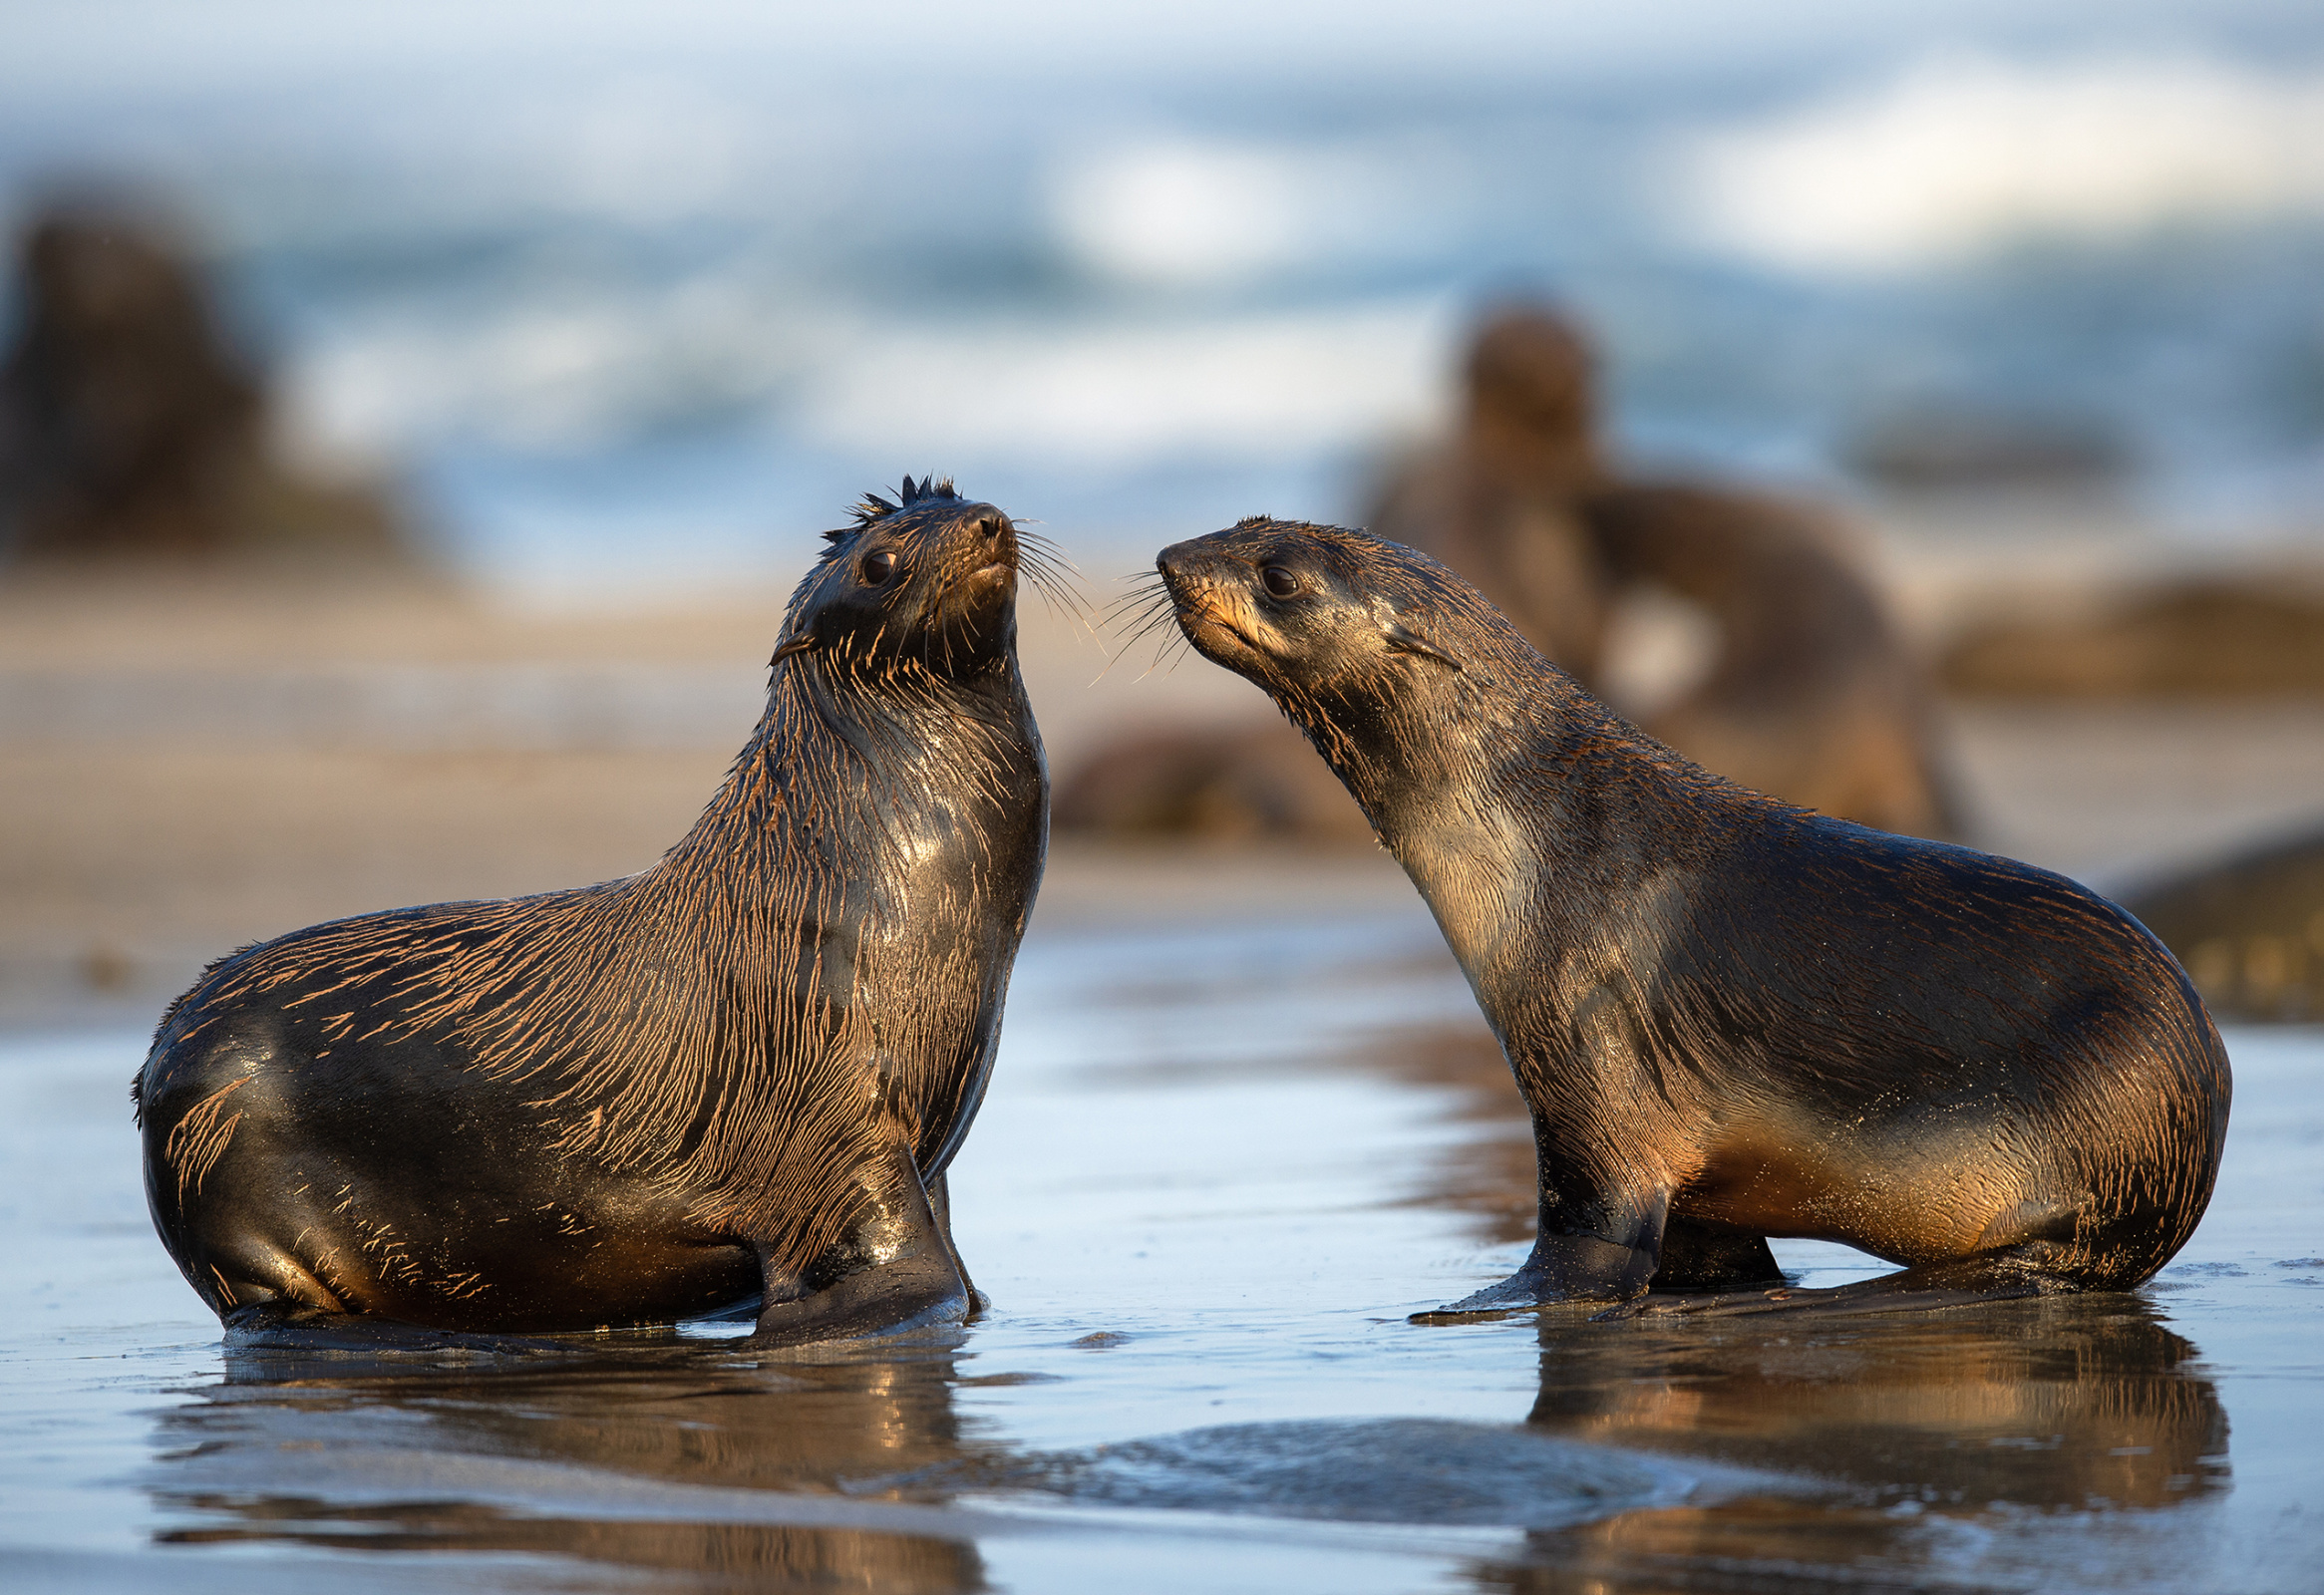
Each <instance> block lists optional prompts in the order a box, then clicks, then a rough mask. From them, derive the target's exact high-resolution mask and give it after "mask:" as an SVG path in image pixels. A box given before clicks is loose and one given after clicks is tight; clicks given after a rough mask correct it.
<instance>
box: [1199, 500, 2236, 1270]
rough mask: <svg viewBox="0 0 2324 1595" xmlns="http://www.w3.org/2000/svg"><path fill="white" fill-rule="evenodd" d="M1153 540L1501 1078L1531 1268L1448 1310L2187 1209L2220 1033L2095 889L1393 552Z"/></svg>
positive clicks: (1220, 538)
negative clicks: (1845, 815)
mask: <svg viewBox="0 0 2324 1595" xmlns="http://www.w3.org/2000/svg"><path fill="white" fill-rule="evenodd" d="M1156 563H1157V567H1158V569H1159V570H1160V572H1161V575H1162V583H1163V590H1164V593H1165V594H1166V598H1167V601H1168V602H1169V603H1170V604H1171V605H1172V606H1173V608H1174V611H1175V615H1176V618H1177V621H1178V624H1179V625H1180V627H1181V628H1182V629H1183V631H1184V633H1185V635H1186V636H1187V638H1188V639H1189V640H1190V641H1191V642H1192V643H1193V645H1194V646H1195V648H1196V649H1198V650H1199V651H1200V652H1202V653H1203V654H1204V655H1205V656H1207V657H1208V658H1210V659H1212V660H1213V661H1215V662H1217V663H1218V664H1221V665H1223V666H1225V667H1226V668H1228V669H1230V670H1234V671H1236V672H1238V673H1240V674H1242V675H1244V676H1246V677H1248V678H1249V679H1250V680H1252V681H1254V682H1256V683H1257V684H1258V685H1259V686H1261V687H1263V688H1264V689H1265V690H1266V691H1267V692H1268V693H1269V695H1270V696H1272V697H1273V698H1274V699H1275V702H1276V703H1277V705H1278V706H1279V707H1280V708H1281V709H1282V710H1283V712H1284V713H1285V714H1286V715H1288V716H1289V717H1290V718H1291V720H1292V721H1293V722H1295V723H1296V724H1297V725H1298V726H1299V728H1300V729H1301V730H1302V731H1303V732H1305V733H1306V734H1307V736H1308V738H1309V739H1310V740H1311V741H1312V742H1313V743H1314V744H1315V747H1316V750H1317V751H1318V752H1319V753H1321V754H1322V755H1323V757H1324V758H1325V759H1326V760H1327V761H1329V762H1330V764H1331V766H1332V768H1333V769H1334V770H1335V771H1336V772H1337V773H1338V775H1339V777H1340V779H1341V780H1342V781H1343V782H1345V783H1346V784H1347V786H1348V789H1349V791H1350V792H1352V793H1353V794H1354V795H1355V797H1356V798H1357V800H1358V801H1359V802H1361V803H1362V804H1363V807H1364V811H1365V813H1366V814H1367V815H1369V816H1370V818H1371V820H1372V824H1373V827H1374V829H1375V830H1377V831H1378V833H1379V835H1380V837H1381V839H1382V841H1383V842H1384V843H1385V844H1386V846H1387V847H1388V849H1389V850H1390V851H1391V852H1392V853H1394V854H1395V855H1396V857H1397V859H1398V860H1399V861H1400V862H1401V863H1402V864H1403V865H1404V867H1405V869H1406V871H1407V873H1409V874H1410V875H1411V876H1412V879H1413V882H1414V884H1415V885H1417V886H1418V887H1419V888H1420V891H1421V894H1422V895H1423V896H1424V897H1425V898H1427V899H1428V902H1429V906H1430V907H1431V908H1432V909H1433V910H1434V911H1435V913H1436V916H1437V922H1438V924H1439V925H1440V926H1441V927H1442V928H1443V930H1444V932H1445V936H1446V939H1447V941H1448V942H1450V943H1451V946H1452V950H1453V952H1454V955H1455V956H1456V957H1457V958H1458V959H1459V960H1460V962H1461V966H1462V968H1463V969H1464V971H1465V972H1466V973H1467V974H1468V976H1469V980H1470V984H1471V986H1472V988H1473V989H1474V990H1475V991H1476V993H1477V997H1478V1001H1479V1003H1480V1005H1481V1006H1482V1007H1483V1008H1484V1010H1485V1014H1486V1017H1487V1019H1488V1020H1489V1021H1490V1022H1491V1023H1492V1025H1493V1028H1494V1034H1495V1035H1496V1036H1497V1037H1498V1038H1499V1040H1500V1043H1501V1048H1502V1051H1503V1053H1504V1054H1505V1055H1506V1057H1507V1058H1508V1061H1509V1064H1510V1067H1511V1068H1512V1069H1513V1071H1514V1072H1515V1074H1516V1077H1517V1082H1518V1085H1519V1086H1520V1088H1521V1089H1522V1090H1523V1092H1524V1095H1525V1100H1526V1104H1527V1107H1528V1109H1529V1110H1530V1112H1531V1116H1532V1119H1533V1126H1534V1149H1535V1156H1536V1161H1537V1173H1538V1179H1539V1192H1540V1217H1539V1227H1538V1231H1537V1235H1536V1239H1535V1241H1534V1245H1533V1251H1532V1255H1531V1256H1530V1257H1529V1258H1528V1259H1527V1260H1526V1262H1525V1265H1524V1267H1523V1268H1521V1269H1520V1270H1519V1271H1518V1272H1517V1273H1516V1274H1515V1275H1514V1276H1513V1277H1511V1278H1510V1279H1507V1280H1505V1281H1503V1282H1501V1283H1500V1284H1497V1285H1494V1286H1493V1287H1491V1288H1489V1289H1486V1290H1482V1291H1479V1292H1478V1293H1476V1294H1475V1295H1473V1296H1471V1297H1469V1298H1467V1299H1466V1300H1464V1301H1461V1302H1458V1303H1455V1304H1454V1305H1453V1307H1452V1308H1451V1309H1449V1311H1452V1312H1457V1313H1466V1312H1493V1311H1500V1310H1506V1309H1512V1308H1522V1307H1530V1306H1535V1305H1538V1304H1541V1303H1547V1302H1558V1301H1575V1300H1578V1301H1622V1300H1627V1299H1629V1298H1632V1297H1635V1296H1638V1295H1639V1294H1641V1293H1642V1292H1644V1291H1645V1290H1646V1289H1647V1288H1648V1286H1649V1285H1650V1284H1662V1285H1665V1286H1678V1287H1691V1288H1718V1289H1734V1288H1738V1287H1744V1286H1749V1285H1753V1284H1761V1283H1775V1282H1777V1281H1778V1280H1779V1277H1780V1276H1779V1275H1778V1274H1777V1270H1776V1267H1775V1261H1774V1258H1773V1257H1772V1255H1771V1254H1770V1253H1769V1251H1768V1247H1767V1242H1766V1239H1765V1237H1767V1236H1769V1235H1805V1236H1821V1237H1825V1238H1828V1239H1832V1240H1839V1241H1844V1242H1847V1243H1848V1244H1850V1245H1853V1246H1857V1247H1861V1248H1862V1249H1863V1250H1865V1251H1868V1252H1872V1253H1874V1254H1876V1255H1878V1256H1881V1257H1885V1258H1888V1259H1890V1260H1892V1261H1894V1262H1898V1263H1901V1264H1904V1265H1905V1268H1904V1270H1903V1271H1902V1272H1901V1273H1897V1274H1891V1275H1887V1276H1885V1277H1884V1278H1883V1279H1881V1280H1878V1281H1872V1282H1868V1283H1867V1286H1865V1287H1849V1288H1848V1291H1849V1296H1850V1298H1851V1299H1853V1298H1860V1297H1862V1296H1865V1295H1871V1296H1874V1297H1877V1298H1883V1299H1889V1300H1893V1293H1895V1292H1897V1291H1900V1290H1901V1291H1932V1292H1943V1293H1949V1294H1947V1295H1946V1296H1944V1297H1942V1298H1940V1299H1957V1298H1958V1297H1959V1296H1960V1294H1962V1293H1969V1294H1987V1295H1989V1294H2023V1293H2026V1292H2029V1291H2034V1290H2041V1289H2060V1288H2097V1289H2124V1288H2128V1287H2130V1286H2133V1285H2136V1284H2138V1283H2139V1282H2141V1281H2142V1280H2145V1279H2146V1278H2148V1277H2149V1276H2150V1275H2152V1274H2153V1273H2154V1272H2155V1271H2156V1269H2158V1268H2159V1267H2160V1266H2161V1265H2162V1264H2163V1262H2165V1261H2166V1260H2167V1259H2168V1258H2169V1257H2170V1256H2171V1254H2172V1253H2173V1252H2175V1251H2176V1250H2177V1249H2178V1248H2179V1246H2180V1245H2181V1244H2183V1243H2184V1242H2185V1240H2186V1238H2187V1236H2188V1235H2189V1234H2191V1233H2192V1232H2193V1229H2194V1226H2195V1223H2196V1221H2197V1220H2198V1219H2199V1218H2200V1217H2201V1216H2202V1212H2203V1208H2204V1205H2205V1203H2206V1202H2207V1201H2208V1200H2209V1197H2210V1191H2211V1184H2212V1181H2213V1179H2214V1177H2215V1176H2216V1173H2217V1170H2218V1163H2219V1151H2220V1146H2221V1143H2222V1141H2223V1140H2224V1138H2225V1134H2226V1127H2227V1105H2228V1072H2227V1058H2226V1054H2225V1052H2224V1050H2223V1049H2222V1048H2221V1047H2220V1044H2219V1038H2218V1034H2217V1032H2216V1031H2215V1030H2213V1029H2212V1027H2211V1023H2210V1020H2209V1017H2208V1016H2207V1015H2206V1014H2205V1013H2204V1011H2203V1007H2202V1003H2201V1001H2200V999H2199V998H2197V996H2196V995H2195V992H2194V988H2193V987H2192V986H2191V985H2190V984H2189V983H2188V981H2187V979H2186V977H2185V975H2184V974H2183V973H2181V972H2180V970H2179V968H2178V966H2177V965H2176V964H2175V963H2173V962H2172V961H2171V959H2170V956H2169V954H2168V953H2166V952H2164V951H2163V949H2162V948H2161V946H2160V945H2159V944H2158V943H2157V942H2156V940H2155V939H2154V938H2153V937H2152V936H2150V935H2148V934H2147V932H2146V931H2145V930H2143V929H2141V928H2140V926H2139V924H2138V923H2137V922H2136V921H2135V920H2133V919H2132V918H2131V917H2130V916H2129V915H2128V914H2126V913H2124V912H2123V911H2122V910H2121V909H2119V908H2117V907H2115V906H2114V905H2113V904H2112V903H2109V902H2107V901H2106V900H2105V899H2103V898H2101V897H2098V896H2096V895H2094V894H2093V893H2091V892H2089V891H2087V890H2085V889H2084V888H2083V887H2081V886H2078V885H2076V884H2075V883H2074V882H2073V881H2070V880H2067V879H2064V878H2063V877H2061V876H2058V875H2053V874H2050V873H2049V872H2047V871H2045V870H2040V869H2035V868H2033V867H2031V866H2029V865H2025V864H2019V863H2013V862H2011V861H2009V860H2007V859H2002V858H1995V857H1991V856H1989V855H1986V854H1983V853H1977V852H1972V851H1969V850H1968V849H1966V848H1960V847H1953V846H1948V845H1945V844H1943V843H1939V842H1929V841H1918V840H1912V839H1908V838H1905V837H1901V836H1894V835H1888V834H1885V833H1882V832H1879V831H1874V830H1869V829H1866V828H1864V827H1862V826H1859V825H1854V824H1850V823H1848V822H1846V821H1843V820H1837V819H1831V818H1828V817H1826V816H1824V815H1821V814H1816V813H1811V812H1809V811H1806V810H1804V809H1800V808H1796V807H1793V806H1791V805H1789V804H1786V803H1781V802H1777V801H1775V800H1774V799H1771V798H1763V797H1761V796H1759V795H1758V794H1756V793H1752V792H1749V791H1746V790H1745V789H1743V788H1740V787H1737V786H1735V785H1734V784H1733V783H1731V782H1728V781H1725V780H1722V779H1721V778H1719V777H1717V776H1714V775H1712V774H1710V773H1709V772H1707V771H1705V770H1702V769H1700V768H1699V767H1697V766H1695V765H1692V764H1690V763H1688V762H1687V761H1686V760H1684V759H1682V758H1680V757H1679V756H1678V755H1676V754H1674V753H1672V752H1671V751H1670V750H1669V749H1667V748H1665V747H1663V746H1661V745H1660V744H1658V743H1655V742H1653V741H1652V740H1650V739H1648V738H1646V737H1645V736H1643V735H1642V734H1640V733H1639V732H1637V731H1636V730H1634V729H1633V728H1631V727H1630V726H1628V725H1626V724H1625V723H1624V722H1622V721H1621V720H1619V719H1617V718H1616V717H1615V716H1614V715H1613V714H1612V713H1611V712H1610V711H1608V710H1607V709H1605V708H1604V707H1603V706H1602V705H1600V704H1599V703H1597V702H1596V701H1595V700H1594V699H1592V698H1590V697H1589V696H1588V695H1587V694H1586V693H1584V692H1583V691H1582V690H1581V689H1580V688H1579V687H1578V686H1576V685H1575V683H1574V682H1573V680H1572V679H1571V678H1570V677H1568V676H1567V675H1566V674H1565V673H1564V672H1562V671H1560V670H1558V669H1557V668H1556V667H1555V666H1553V665H1551V664H1549V663H1548V661H1546V660H1544V659H1543V658H1542V657H1541V656H1540V655H1539V654H1538V653H1536V652H1535V651H1534V650H1533V649H1532V648H1531V647H1529V646H1528V645H1527V644H1526V643H1525V641H1524V639H1523V638H1522V637H1520V636H1519V635H1518V634H1517V632H1516V630H1515V628H1514V627H1512V626H1511V625H1510V624H1509V623H1508V622H1507V621H1506V620H1505V619H1504V618H1503V617H1502V616H1500V615H1499V614H1498V613H1496V612H1495V611H1494V609H1493V608H1492V606H1491V605H1489V604H1487V603H1486V602H1485V601H1484V599H1483V598H1482V596H1481V595H1480V594H1479V593H1478V592H1477V590H1476V589H1475V588H1474V587H1472V586H1470V585H1469V584H1468V583H1467V582H1465V581H1463V580H1461V579H1460V578H1459V577H1457V576H1455V575H1454V574H1453V573H1452V572H1451V571H1449V570H1447V569H1445V568H1444V567H1443V566H1442V565H1439V564H1438V563H1437V562H1436V561H1435V560H1433V559H1430V558H1428V557H1427V556H1426V555H1424V554H1420V553H1417V552H1415V551H1414V550H1412V549H1409V548H1403V547H1400V546H1398V545H1396V544H1393V543H1387V542H1383V541H1381V540H1379V539H1378V538H1374V537H1369V536H1365V535H1363V534H1362V533H1360V532H1352V531H1345V530H1341V529H1339V528H1337V527H1331V526H1315V525H1307V524H1301V523H1294V522H1284V521H1279V520H1271V519H1265V518H1253V519H1250V520H1246V521H1244V522H1242V523H1240V524H1239V525H1236V526H1234V527H1232V528H1230V529H1228V530H1226V531H1221V532H1217V533H1214V534H1213V535H1210V536H1207V537H1199V538H1195V539H1193V540H1192V541H1189V542H1182V543H1178V544H1176V545H1174V546H1172V547H1169V548H1165V549H1163V550H1162V554H1161V556H1160V557H1159V558H1158V560H1157V561H1156ZM1803 1294H1806V1293H1803ZM1928 1299H1930V1298H1927V1297H1923V1298H1921V1300H1923V1301H1926V1300H1928ZM1748 1300H1749V1301H1750V1302H1751V1303H1752V1304H1753V1305H1757V1306H1764V1305H1766V1304H1765V1303H1764V1302H1762V1301H1760V1299H1759V1298H1757V1297H1752V1298H1748Z"/></svg>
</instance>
